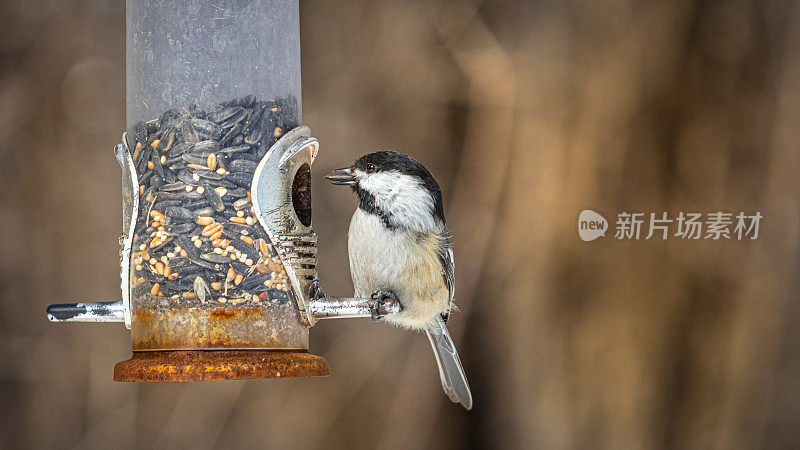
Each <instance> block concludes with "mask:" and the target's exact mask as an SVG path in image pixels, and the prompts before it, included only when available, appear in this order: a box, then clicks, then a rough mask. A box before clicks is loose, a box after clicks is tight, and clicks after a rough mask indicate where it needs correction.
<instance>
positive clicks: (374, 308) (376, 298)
mask: <svg viewBox="0 0 800 450" xmlns="http://www.w3.org/2000/svg"><path fill="white" fill-rule="evenodd" d="M372 300H373V301H372V304H371V305H370V307H369V309H370V312H371V313H372V320H374V321H375V322H380V321H381V320H383V318H384V317H386V316H387V315H388V312H387V310H388V309H389V308H387V306H389V305H390V304H393V303H400V301H399V300H398V299H397V296H396V295H394V293H393V292H391V291H382V290H381V291H375V293H374V294H372Z"/></svg>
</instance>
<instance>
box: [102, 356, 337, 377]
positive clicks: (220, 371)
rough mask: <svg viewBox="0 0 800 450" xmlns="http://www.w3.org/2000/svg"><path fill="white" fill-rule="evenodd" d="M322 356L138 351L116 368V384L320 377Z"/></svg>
mask: <svg viewBox="0 0 800 450" xmlns="http://www.w3.org/2000/svg"><path fill="white" fill-rule="evenodd" d="M329 374H330V370H329V369H328V361H326V360H325V358H323V357H322V356H317V355H312V354H310V353H305V352H295V351H290V350H179V351H135V352H133V356H132V357H131V359H129V360H127V361H120V362H118V363H117V365H116V366H114V381H130V382H156V383H157V382H170V381H213V380H247V379H254V378H286V377H319V376H326V375H329Z"/></svg>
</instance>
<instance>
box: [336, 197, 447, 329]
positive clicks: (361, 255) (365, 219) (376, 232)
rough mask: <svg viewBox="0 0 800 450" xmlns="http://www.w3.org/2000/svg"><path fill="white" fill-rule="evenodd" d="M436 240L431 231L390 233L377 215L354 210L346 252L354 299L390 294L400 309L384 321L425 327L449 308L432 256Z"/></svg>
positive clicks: (436, 246) (435, 261)
mask: <svg viewBox="0 0 800 450" xmlns="http://www.w3.org/2000/svg"><path fill="white" fill-rule="evenodd" d="M439 245H440V237H439V236H438V235H436V234H434V233H426V234H420V233H416V234H414V233H409V232H407V231H402V230H400V229H397V230H390V229H388V228H386V227H385V226H384V225H383V222H382V221H381V219H380V217H378V216H377V215H375V214H370V213H367V212H364V211H363V210H361V209H357V210H356V212H355V214H353V219H352V220H351V221H350V232H349V236H348V253H349V255H350V273H351V275H352V277H353V287H354V288H355V296H356V297H360V298H369V297H370V296H371V295H372V294H373V293H375V291H377V290H384V291H391V292H393V293H394V294H395V295H396V296H397V298H398V299H399V300H400V303H401V304H402V305H403V311H402V312H401V313H399V314H393V315H390V316H388V317H387V318H386V320H387V322H390V323H395V324H398V325H401V326H404V327H408V328H415V329H422V328H425V327H426V326H427V325H428V324H429V323H430V322H431V321H432V320H434V319H435V318H436V316H437V315H438V314H442V313H444V312H446V311H448V310H449V308H450V294H449V291H448V290H447V286H446V284H445V282H444V277H443V276H442V270H441V265H440V263H439V261H438V258H437V257H436V251H437V248H438V246H439Z"/></svg>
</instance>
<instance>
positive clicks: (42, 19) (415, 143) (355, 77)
mask: <svg viewBox="0 0 800 450" xmlns="http://www.w3.org/2000/svg"><path fill="white" fill-rule="evenodd" d="M301 23H302V58H303V59H302V64H303V87H304V91H303V106H304V122H305V123H306V124H307V125H309V126H311V127H312V130H313V132H314V135H315V136H316V137H317V138H319V140H320V142H321V144H322V150H321V152H320V157H319V158H318V159H317V162H316V163H315V166H314V169H315V176H314V208H315V209H314V221H315V222H314V223H315V229H316V230H317V232H318V233H319V235H320V242H321V245H320V258H321V264H320V267H321V269H320V270H321V276H322V280H323V286H324V288H325V289H326V290H327V291H329V292H331V293H338V294H341V295H344V294H350V293H351V292H352V290H351V289H352V287H351V284H350V280H349V272H348V267H347V257H346V238H345V233H346V229H347V224H348V220H349V217H350V214H351V213H352V211H353V209H354V208H355V201H354V199H353V198H352V196H351V195H350V194H349V193H348V192H346V191H345V190H342V189H333V188H331V187H330V186H328V185H327V184H326V183H325V182H324V180H323V179H322V178H321V176H322V174H324V173H326V172H327V171H328V170H330V169H332V168H334V167H340V166H342V165H345V164H347V163H349V162H351V161H352V160H354V159H355V158H356V157H357V156H359V155H360V154H363V153H367V152H369V151H372V150H375V149H381V148H391V149H396V150H399V151H403V152H406V153H410V154H412V155H414V156H415V157H417V158H419V159H420V160H421V161H422V162H423V163H425V164H426V165H427V166H428V167H429V168H430V169H431V170H432V172H433V173H434V174H435V175H436V176H437V178H438V180H439V182H440V183H441V185H442V188H443V191H444V193H445V209H446V214H447V217H448V221H449V223H450V225H451V227H452V229H453V235H454V244H455V255H456V261H457V272H456V273H457V279H458V289H457V302H458V304H459V306H460V308H461V312H460V313H457V314H454V316H453V320H452V322H451V323H452V325H451V331H452V332H453V334H454V338H455V340H456V343H457V345H458V346H459V349H460V352H461V356H462V360H463V362H464V366H465V368H466V371H467V374H468V375H469V380H470V382H471V385H472V389H473V393H474V397H475V408H474V410H473V411H471V412H469V413H467V412H465V411H464V410H462V409H461V408H460V407H458V406H455V405H452V404H450V402H449V401H448V400H447V399H446V397H445V396H444V394H443V393H442V392H441V389H440V386H439V380H438V376H437V373H436V366H435V363H434V359H433V357H432V355H431V352H430V348H429V347H428V343H427V342H426V339H425V338H424V337H423V336H422V335H419V334H411V333H405V332H402V331H400V330H398V329H394V328H389V327H387V326H385V325H383V324H373V323H372V322H371V321H369V320H342V321H329V322H323V323H321V324H319V326H317V327H315V328H314V329H313V330H312V332H311V342H312V344H311V346H312V352H315V353H317V354H322V355H324V356H326V357H327V358H328V361H329V362H330V364H331V371H332V376H331V377H329V378H326V379H316V380H315V379H295V380H268V381H247V382H214V383H198V384H171V385H134V384H121V383H114V382H112V381H111V375H112V368H113V365H114V363H116V362H117V361H120V360H122V359H127V358H128V357H129V352H130V341H129V333H128V331H127V330H125V328H124V327H123V326H122V325H118V324H116V325H115V324H110V325H92V324H71V325H52V324H48V323H47V322H46V321H45V319H44V308H45V307H46V305H48V304H49V303H57V302H66V301H77V300H81V299H89V300H106V299H116V298H118V297H119V295H120V294H119V281H118V280H119V278H118V277H119V275H118V274H119V272H118V256H117V251H118V246H117V238H118V236H119V234H120V232H121V214H120V209H121V196H120V192H119V191H120V187H119V185H120V181H119V179H120V170H119V167H118V165H117V163H116V161H115V159H114V157H113V154H112V147H113V145H114V144H116V143H117V142H118V141H119V138H120V134H121V132H122V130H123V128H124V102H125V98H124V88H125V84H124V62H125V61H124V48H125V42H124V31H125V28H124V27H125V22H124V4H123V2H122V1H121V0H113V1H109V0H91V1H71V2H55V1H43V0H32V1H22V0H13V1H5V2H4V3H3V5H2V8H0V230H2V233H0V236H2V237H0V254H2V256H3V257H2V258H0V308H2V309H1V310H0V313H1V314H0V338H2V344H1V345H0V405H2V412H1V413H0V446H1V447H4V448H18V447H35V448H71V447H77V448H130V447H159V448H186V447H189V446H191V447H193V448H212V447H238V448H261V447H263V448H314V447H317V448H323V447H324V448H339V447H356V446H357V447H379V448H399V447H406V448H414V447H428V448H436V447H462V446H464V447H510V448H531V447H540V448H576V447H590V448H591V447H605V448H658V447H680V448H692V447H694V448H697V447H701V448H752V447H772V448H785V447H796V446H798V445H800V358H799V356H800V355H798V353H800V352H798V345H800V300H799V299H798V298H797V292H798V288H799V287H800V286H798V281H799V280H800V278H798V275H797V273H798V263H799V262H800V259H798V249H799V248H800V241H799V239H800V235H798V231H800V190H798V180H800V178H799V177H800V149H799V147H798V143H799V140H800V89H799V88H800V5H798V4H796V3H794V2H787V1H757V0H752V1H730V2H728V1H703V2H688V1H662V2H650V1H633V0H631V1H599V2H598V1H585V0H584V1H570V2H562V1H537V2H528V1H503V2H501V1H484V2H470V1H444V2H442V1H434V0H420V1H372V2H370V1H348V2H344V1H337V2H324V1H317V0H308V1H306V0H304V1H303V2H302V5H301ZM584 208H591V209H594V210H597V211H599V212H601V213H603V214H605V215H606V217H607V218H609V219H611V220H612V224H613V217H614V215H615V214H616V213H618V212H622V211H642V212H650V211H655V212H661V211H668V212H670V213H677V212H678V211H699V212H712V211H719V210H722V211H726V210H727V211H746V212H750V213H752V212H754V211H756V210H760V211H761V212H762V214H763V215H764V217H765V218H764V221H763V223H762V227H761V236H760V237H759V239H758V240H757V241H741V242H739V241H723V242H712V241H681V240H679V239H677V238H672V239H670V240H668V241H666V242H663V241H638V242H636V241H616V240H614V239H612V238H611V236H612V235H613V233H610V234H609V236H608V237H606V238H605V239H600V240H598V241H595V242H591V243H584V242H582V241H580V240H579V239H578V236H577V233H576V225H577V224H576V222H577V216H578V213H579V212H580V211H581V210H582V209H584Z"/></svg>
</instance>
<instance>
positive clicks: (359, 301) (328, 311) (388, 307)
mask: <svg viewBox="0 0 800 450" xmlns="http://www.w3.org/2000/svg"><path fill="white" fill-rule="evenodd" d="M374 301H375V300H372V299H368V298H338V297H327V296H326V297H321V298H319V299H316V300H313V301H311V304H310V305H309V308H310V309H311V314H313V315H314V317H316V318H317V319H333V318H337V319H347V318H353V317H371V316H372V310H371V307H372V304H373V302H374ZM400 309H401V307H400V303H398V302H393V301H388V302H386V303H385V304H384V305H383V306H381V308H380V309H379V311H378V313H380V314H381V315H389V314H395V313H398V312H400ZM47 320H49V321H50V322H124V321H125V316H124V313H123V307H122V301H121V300H118V301H115V302H99V303H62V304H58V305H50V306H49V307H48V308H47Z"/></svg>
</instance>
